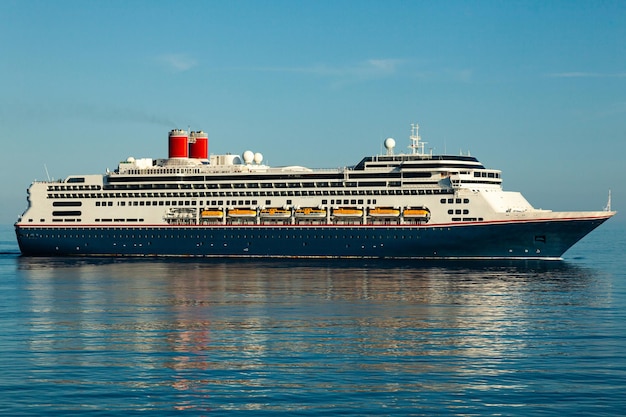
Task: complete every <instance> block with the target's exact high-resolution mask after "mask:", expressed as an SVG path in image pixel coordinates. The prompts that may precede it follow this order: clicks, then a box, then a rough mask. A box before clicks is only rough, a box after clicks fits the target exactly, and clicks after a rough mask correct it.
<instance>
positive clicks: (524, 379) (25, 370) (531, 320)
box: [0, 219, 626, 416]
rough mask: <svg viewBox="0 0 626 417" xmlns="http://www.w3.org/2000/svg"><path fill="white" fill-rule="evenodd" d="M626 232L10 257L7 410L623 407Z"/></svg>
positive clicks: (561, 410) (1, 253)
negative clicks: (444, 250) (308, 254)
mask: <svg viewBox="0 0 626 417" xmlns="http://www.w3.org/2000/svg"><path fill="white" fill-rule="evenodd" d="M625 232H626V227H624V225H623V224H620V223H618V222H616V221H615V219H613V220H610V221H609V222H607V223H606V224H605V225H603V226H601V227H600V228H599V229H598V230H596V231H595V232H593V233H592V234H591V235H589V236H588V237H587V238H585V239H584V240H583V241H581V242H579V244H578V245H577V246H575V247H574V248H572V249H571V250H570V251H569V252H568V253H567V254H566V259H565V260H564V261H562V262H537V261H533V262H487V263H485V262H482V263H480V262H444V263H425V262H418V261H413V262H409V261H401V262H395V261H375V260H365V261H359V260H351V261H337V260H314V261H308V260H271V261H260V260H250V261H235V260H186V259H183V260H167V259H115V258H106V259H101V258H95V259H83V258H78V259H72V258H24V257H21V256H19V254H18V249H17V245H16V243H15V239H14V236H13V230H12V228H11V227H3V228H2V229H0V289H1V294H2V301H1V302H0V330H1V331H0V351H1V352H2V354H1V356H0V415H8V416H30V415H33V416H35V415H46V416H47V415H85V414H86V415H124V416H128V415H194V416H196V415H240V414H249V413H251V412H254V413H256V414H259V415H302V416H320V415H333V416H334V415H338V414H342V415H359V416H361V415H393V416H398V415H425V416H433V415H442V416H447V415H452V416H454V415H458V416H475V415H481V416H482V415H509V416H510V415H520V416H521V415H523V416H528V415H544V416H563V415H590V416H591V415H592V416H601V415H607V416H617V415H623V414H624V413H625V410H626V256H625V254H626V253H625V252H626V251H625V249H626V233H625Z"/></svg>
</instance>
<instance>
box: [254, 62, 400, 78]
mask: <svg viewBox="0 0 626 417" xmlns="http://www.w3.org/2000/svg"><path fill="white" fill-rule="evenodd" d="M403 63H404V61H403V60H401V59H368V60H365V61H361V62H358V63H356V64H354V65H346V66H331V65H325V64H317V65H312V66H308V67H256V68H248V69H249V70H252V71H267V72H294V73H303V74H313V75H317V76H320V77H335V78H355V77H356V78H357V79H360V80H365V79H372V78H383V77H388V76H391V75H394V74H396V73H397V72H398V69H399V67H400V66H401V65H402V64H403Z"/></svg>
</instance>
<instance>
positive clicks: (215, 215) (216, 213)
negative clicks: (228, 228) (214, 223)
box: [200, 210, 224, 219]
mask: <svg viewBox="0 0 626 417" xmlns="http://www.w3.org/2000/svg"><path fill="white" fill-rule="evenodd" d="M200 216H201V217H202V218H203V219H221V218H222V217H224V212H223V211H222V210H202V212H201V213H200Z"/></svg>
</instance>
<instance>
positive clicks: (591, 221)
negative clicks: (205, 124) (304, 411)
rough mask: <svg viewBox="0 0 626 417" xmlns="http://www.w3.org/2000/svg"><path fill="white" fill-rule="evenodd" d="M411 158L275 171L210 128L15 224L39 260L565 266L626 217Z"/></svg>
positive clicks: (459, 166) (455, 164)
mask: <svg viewBox="0 0 626 417" xmlns="http://www.w3.org/2000/svg"><path fill="white" fill-rule="evenodd" d="M418 132H419V131H418V125H417V124H413V125H411V130H410V134H409V146H408V148H407V149H408V151H406V152H396V150H395V148H396V143H395V140H394V139H392V138H387V139H385V140H384V147H385V149H386V152H382V154H380V155H375V156H366V157H364V158H363V159H361V160H360V161H359V162H358V163H356V164H355V165H352V166H346V167H344V168H339V169H309V168H306V167H303V166H297V165H294V166H284V167H270V166H268V165H265V164H264V163H263V156H262V155H261V154H260V153H254V152H251V151H246V152H244V153H243V154H241V155H239V154H223V155H212V154H209V152H208V135H207V134H206V133H205V132H202V131H192V132H187V131H186V130H180V129H176V130H172V131H171V132H169V137H168V151H169V152H168V158H163V159H151V158H137V159H135V158H132V157H129V158H128V159H126V160H124V161H122V162H121V163H120V164H119V166H118V168H117V169H116V170H115V171H108V170H107V172H106V173H104V174H97V175H71V176H68V177H67V178H65V179H63V180H60V181H36V182H33V183H32V184H31V185H30V187H29V188H28V208H27V209H26V211H25V212H24V213H23V214H22V216H21V217H19V219H18V221H17V222H16V223H15V231H16V235H17V241H18V243H19V247H20V250H21V252H22V254H23V255H28V256H181V257H183V256H184V257H277V258H281V257H289V258H400V259H550V260H554V259H561V258H562V256H563V254H564V253H565V251H567V250H568V249H569V248H570V247H571V246H572V245H574V244H575V243H576V242H578V241H579V240H580V239H582V238H583V237H584V236H585V235H587V234H588V233H590V232H591V231H592V230H593V229H595V228H596V227H598V226H599V225H600V224H602V223H603V222H604V221H606V220H607V219H609V218H610V217H611V216H613V215H614V214H615V212H613V211H611V209H610V206H609V207H608V208H607V209H606V210H604V211H587V212H580V211H578V212H573V211H572V212H554V211H550V210H541V209H536V208H534V207H533V206H532V205H531V204H530V203H529V202H528V201H527V200H526V199H525V198H524V197H523V196H522V195H521V194H520V193H519V192H513V191H504V190H503V188H502V175H501V171H500V170H497V169H488V168H485V166H483V165H482V164H481V163H480V162H479V161H478V160H477V159H476V158H475V157H472V156H469V155H445V154H444V155H437V154H433V153H432V151H429V152H425V150H424V142H423V141H421V138H420V136H419V133H418Z"/></svg>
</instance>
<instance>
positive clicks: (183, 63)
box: [158, 54, 198, 72]
mask: <svg viewBox="0 0 626 417" xmlns="http://www.w3.org/2000/svg"><path fill="white" fill-rule="evenodd" d="M158 61H159V62H160V63H161V64H162V65H164V66H165V67H166V68H168V69H170V70H172V71H176V72H183V71H188V70H190V69H191V68H193V67H195V66H196V65H198V61H196V60H195V59H194V58H192V57H191V56H189V55H187V54H164V55H161V56H159V57H158Z"/></svg>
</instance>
